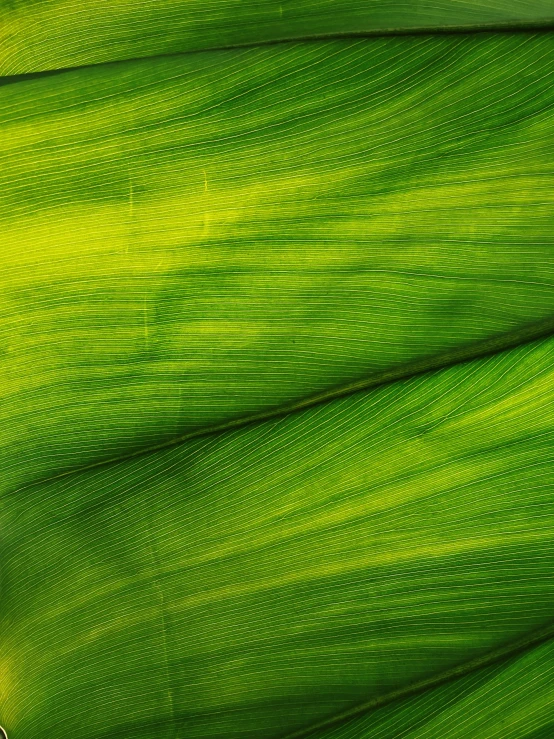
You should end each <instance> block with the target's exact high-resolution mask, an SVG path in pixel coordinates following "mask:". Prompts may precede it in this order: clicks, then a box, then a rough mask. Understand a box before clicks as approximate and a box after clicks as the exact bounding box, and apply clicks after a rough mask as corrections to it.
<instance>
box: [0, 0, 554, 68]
mask: <svg viewBox="0 0 554 739" xmlns="http://www.w3.org/2000/svg"><path fill="white" fill-rule="evenodd" d="M552 23H554V8H553V6H552V2H551V0H485V1H482V0H455V1H454V2H452V1H451V2H443V3H441V2H437V0H407V2H400V1H399V0H263V1H262V2H260V0H241V1H240V2H239V1H238V0H186V2H183V0H157V2H155V3H154V2H146V1H145V0H142V2H137V0H118V2H110V1H109V0H48V2H36V0H35V1H33V0H0V74H2V75H9V74H20V73H22V72H37V71H40V70H47V69H58V68H60V67H75V66H81V65H85V64H96V63H98V62H109V61H116V60H121V59H131V58H136V57H145V56H153V55H157V54H168V53H172V52H179V51H194V50H199V49H210V48H220V47H224V46H237V45H243V44H259V43H263V42H268V41H278V40H279V41H282V40H287V39H294V38H310V37H314V36H315V37H317V36H326V35H341V34H342V35H344V34H375V33H383V32H389V33H390V32H391V31H395V32H402V31H412V32H413V31H414V30H418V29H427V30H431V29H435V30H448V29H455V28H463V29H475V28H480V27H487V26H489V27H491V26H492V27H500V28H502V27H509V28H514V27H517V26H523V27H525V26H529V25H539V26H540V25H548V24H552Z"/></svg>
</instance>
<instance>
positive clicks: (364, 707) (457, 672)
mask: <svg viewBox="0 0 554 739" xmlns="http://www.w3.org/2000/svg"><path fill="white" fill-rule="evenodd" d="M552 638H554V623H550V624H548V626H545V627H543V628H541V629H538V630H537V631H533V632H531V634H527V635H526V636H525V637H523V638H521V639H518V640H516V641H513V642H510V643H509V644H505V645H503V646H501V647H499V648H498V649H493V650H492V651H490V652H487V653H486V654H484V655H482V656H481V657H477V658H476V659H473V660H469V661H468V662H463V663H462V664H460V665H457V666H456V667H452V668H451V669H449V670H446V671H444V672H439V673H438V674H437V675H433V677H429V678H425V679H424V680H418V681H416V682H414V683H411V684H410V685H406V686H405V687H403V688H399V689H397V690H393V691H391V692H390V693H385V694H384V695H382V696H378V697H377V698H372V699H371V700H369V701H366V702H364V703H360V704H358V705H357V706H354V708H350V709H348V710H347V711H343V712H341V713H338V714H337V715H335V716H331V718H327V719H325V720H323V721H319V722H318V723H316V724H312V725H311V726H308V727H305V728H304V729H300V730H298V731H295V732H293V733H292V734H286V735H285V736H283V737H282V739H304V737H305V738H306V739H308V738H309V737H310V736H312V735H313V733H314V732H316V731H319V730H323V729H328V728H332V727H333V726H336V725H338V724H342V723H345V722H346V721H348V720H350V719H353V718H356V717H357V716H360V715H361V714H364V713H369V712H370V711H373V710H375V709H377V708H381V707H382V706H385V705H387V704H389V703H392V702H393V701H397V700H401V699H403V698H410V697H412V696H415V695H418V694H419V693H423V692H424V691H426V690H431V689H432V688H436V687H438V686H439V685H443V684H444V683H447V682H451V681H452V680H455V679H456V678H459V677H463V676H464V675H468V674H469V673H471V672H475V671H477V670H479V669H481V668H484V667H489V666H490V665H493V664H495V663H497V662H501V661H503V660H507V659H510V658H511V657H514V656H516V655H517V654H519V653H520V652H523V651H525V650H527V649H529V648H530V647H534V646H537V645H539V644H541V643H542V642H545V641H547V640H549V639H552Z"/></svg>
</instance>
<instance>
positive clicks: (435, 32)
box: [0, 13, 554, 85]
mask: <svg viewBox="0 0 554 739" xmlns="http://www.w3.org/2000/svg"><path fill="white" fill-rule="evenodd" d="M553 30H554V13H553V15H552V18H547V19H543V20H534V21H517V20H515V21H507V22H505V23H502V22H496V23H476V24H466V25H448V26H442V27H439V26H414V27H411V28H402V27H394V26H391V27H390V28H377V29H367V30H363V31H345V32H342V33H341V32H340V31H334V32H330V33H314V34H310V35H308V36H295V35H294V34H291V35H290V36H283V37H282V38H277V39H266V40H259V41H247V42H244V43H238V44H222V45H221V46H207V47H205V48H199V49H189V50H188V51H177V52H175V51H171V52H167V53H162V54H151V55H147V56H131V57H126V58H125V59H112V60H110V61H105V62H96V63H92V64H81V65H77V66H74V67H57V68H54V69H45V70H41V71H40V72H28V73H22V74H14V75H2V74H1V73H0V85H3V84H9V83H10V82H11V81H13V82H23V81H24V80H25V79H27V78H28V79H33V78H36V77H42V76H49V75H53V74H59V73H62V72H72V71H76V70H79V69H89V68H90V67H98V66H104V65H106V64H109V65H113V64H126V63H127V62H136V61H140V60H143V59H159V58H163V57H167V56H183V55H188V54H201V53H203V52H205V51H208V52H210V51H229V50H232V49H246V48H253V47H258V46H274V45H275V44H286V43H291V42H292V43H295V42H302V43H309V42H310V41H316V42H317V41H333V40H334V39H348V38H381V37H384V36H429V35H432V36H444V35H450V34H470V33H532V32H533V31H545V32H548V31H553Z"/></svg>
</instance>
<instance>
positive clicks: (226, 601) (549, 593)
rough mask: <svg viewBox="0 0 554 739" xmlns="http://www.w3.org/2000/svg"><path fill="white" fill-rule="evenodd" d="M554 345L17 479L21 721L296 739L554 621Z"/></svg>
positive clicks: (11, 628)
mask: <svg viewBox="0 0 554 739" xmlns="http://www.w3.org/2000/svg"><path fill="white" fill-rule="evenodd" d="M553 351H554V340H553V339H547V340H544V341H541V342H536V343H534V344H531V345H526V346H521V347H518V348H516V349H513V350H511V351H508V352H503V353H500V354H497V355H494V356H492V357H489V358H486V359H480V360H475V361H474V362H470V363H466V364H460V365H456V366H453V367H450V368H447V369H444V370H441V371H437V372H435V373H429V374H428V375H425V376H422V377H419V378H409V379H406V380H402V381H398V382H395V383H392V384H391V385H388V386H383V387H380V388H375V389H373V390H367V391H364V392H359V393H355V394H352V395H350V396H348V397H344V398H339V399H337V400H334V401H330V402H328V403H325V404H322V405H319V406H316V407H313V408H309V409H306V410H305V411H303V412H300V413H296V414H291V415H289V416H286V417H283V418H281V419H279V420H277V421H276V420H273V421H268V422H265V423H259V424H255V425H252V426H249V427H245V428H242V429H237V430H235V431H233V432H226V433H221V434H215V435H213V436H210V437H203V438H198V439H193V440H191V441H188V442H185V443H183V444H182V445H181V446H179V447H176V448H172V449H166V450H162V451H159V452H155V453H152V454H150V455H147V456H145V457H143V458H140V459H134V460H128V461H126V462H120V463H114V464H112V465H107V466H104V467H102V468H97V469H94V470H88V471H82V472H76V473H74V474H73V475H70V476H68V477H66V478H65V479H64V480H57V481H53V482H50V483H44V484H41V485H37V486H35V488H34V489H33V491H32V495H20V494H18V493H12V494H11V495H7V496H4V498H3V502H2V525H3V530H4V531H5V535H4V541H3V546H4V547H5V550H6V551H7V552H10V556H9V558H7V559H5V560H4V572H3V602H2V613H3V617H4V620H3V628H2V630H1V633H2V647H3V654H4V659H5V661H6V663H9V664H10V666H11V667H10V669H11V674H12V678H11V680H12V684H11V686H9V687H11V688H12V689H11V690H9V689H8V690H7V697H6V699H5V701H4V702H3V705H2V706H1V707H0V720H1V721H3V723H4V725H6V726H7V728H8V731H10V732H11V731H12V728H13V731H14V735H15V734H17V736H19V737H21V739H32V738H33V737H34V736H35V735H36V733H37V731H39V727H40V731H43V732H47V733H48V734H49V735H50V736H51V737H52V738H53V739H56V738H57V737H58V736H59V737H60V739H61V737H65V736H67V735H78V736H79V737H83V739H86V738H87V737H91V739H92V737H97V736H106V737H107V736H109V735H110V734H112V735H113V734H114V733H116V734H117V736H120V737H131V736H133V737H141V738H142V737H153V736H162V737H163V736H167V737H169V736H172V735H173V734H174V732H176V731H180V732H181V733H184V734H185V735H186V736H187V737H191V739H193V738H195V737H208V736H209V737H218V736H221V737H226V738H228V737H237V738H238V737H241V738H242V737H255V736H267V737H280V736H283V735H286V734H287V733H291V731H293V730H297V729H301V728H303V727H305V726H310V725H311V724H314V723H316V722H317V721H318V720H321V719H326V718H330V717H332V716H333V715H334V714H337V713H340V712H341V711H344V710H346V709H348V708H349V707H354V706H355V705H357V704H359V703H360V702H362V701H365V700H367V699H368V697H371V696H372V695H373V696H375V697H378V696H380V695H387V694H389V693H390V692H391V691H394V690H397V689H400V690H401V689H402V688H403V686H409V685H410V684H413V683H415V682H417V681H420V680H426V679H428V678H432V676H433V675H440V674H442V673H443V672H444V671H445V670H449V669H452V668H455V667H456V666H457V665H461V664H463V663H464V662H467V660H468V658H469V659H473V658H475V659H479V658H480V657H482V656H484V655H486V654H488V653H489V652H490V651H491V650H494V649H497V648H503V645H506V644H508V643H510V642H511V641H512V642H516V643H517V641H518V640H520V639H525V638H526V637H527V635H528V634H530V633H532V632H533V631H534V630H536V629H540V628H542V627H543V626H544V625H545V624H547V623H550V622H551V614H552V604H553V598H554V592H553V589H552V577H551V570H552V568H551V562H550V560H549V558H548V556H547V554H548V552H550V551H552V550H553V548H552V531H553V526H552V520H551V518H552V506H551V496H552V464H553V458H552V441H553V431H552V428H553V425H552V421H553V416H552V414H553V408H554V403H553V402H552V397H551V396H552V391H553V387H554V383H553V381H552V371H553V370H552V367H553V363H552V352H553ZM68 582H69V583H71V584H72V587H71V590H70V591H68V589H67V583H68ZM160 593H162V594H163V598H162V599H161V598H160ZM160 609H161V610H160ZM164 655H167V656H164ZM83 665H86V669H83ZM23 666H24V667H23ZM400 666H401V668H400ZM322 676H323V679H322ZM15 686H17V689H15ZM169 696H171V702H169ZM75 705H79V712H78V713H77V714H76V713H75V710H74V708H75Z"/></svg>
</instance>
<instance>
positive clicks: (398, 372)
mask: <svg viewBox="0 0 554 739" xmlns="http://www.w3.org/2000/svg"><path fill="white" fill-rule="evenodd" d="M553 335H554V315H553V316H551V317H549V318H546V319H542V320H541V321H536V322H533V323H531V324H527V325H525V326H522V327H520V328H518V329H515V330H514V331H510V332H505V333H503V334H501V335H499V336H494V337H492V338H489V339H484V340H481V341H478V342H473V343H471V344H468V345H466V346H462V347H458V348H456V349H452V350H448V351H446V352H441V353H439V354H435V355H433V356H432V357H425V358H422V359H417V360H414V361H411V362H406V363H404V364H402V365H399V366H396V367H392V368H389V369H386V370H383V371H381V372H374V373H372V374H370V375H368V376H366V377H363V378H361V379H359V380H356V381H354V382H350V383H346V384H344V385H339V386H336V387H332V388H330V389H328V390H324V391H323V392H320V393H316V394H314V395H310V396H307V397H305V398H302V399H301V400H298V401H294V402H292V403H287V404H284V405H281V406H277V407H276V408H270V409H268V410H265V411H261V412H259V413H254V414H250V415H245V416H239V417H237V418H233V419H231V420H229V421H224V422H222V423H218V424H214V425H211V426H205V427H202V428H198V429H194V430H192V431H188V432H187V433H185V434H180V435H178V436H174V437H172V438H171V439H167V440H166V441H163V442H160V443H158V444H153V445H150V446H146V447H141V448H139V449H136V450H134V451H130V452H127V453H126V454H122V455H119V456H115V457H108V458H106V459H101V460H97V461H95V462H91V463H89V464H85V465H81V466H79V467H72V468H71V469H68V470H64V471H63V472H60V473H58V474H55V475H51V476H46V477H42V478H37V479H36V480H31V481H30V482H27V483H24V484H23V485H21V486H19V487H18V488H16V489H14V490H12V491H11V492H12V493H19V492H21V491H23V490H27V489H30V488H34V487H36V486H37V485H43V484H46V483H49V482H51V481H53V480H57V479H60V478H64V477H68V476H70V475H77V474H80V473H82V472H85V471H86V470H90V469H96V468H99V467H107V466H109V465H112V464H118V463H121V462H125V461H127V460H129V459H135V458H137V457H141V456H146V455H148V454H151V453H154V452H158V451H161V450H163V449H169V448H171V447H175V446H178V445H179V444H183V443H185V442H187V441H189V440H190V439H194V438H197V437H200V436H209V435H211V434H217V433H221V432H223V431H232V430H235V429H239V428H243V427H245V426H250V425H252V424H254V423H263V422H265V421H269V420H273V419H276V418H282V417H284V416H287V415H289V414H291V413H298V412H300V411H303V410H306V409H308V408H311V407H313V406H316V405H320V404H322V403H326V402H329V401H332V400H336V399H338V398H342V397H345V396H348V395H352V394H354V393H357V392H361V391H363V390H369V389H371V388H376V387H379V386H382V385H388V384H391V383H393V382H398V381H399V380H406V379H409V378H411V377H416V376H418V375H423V374H425V373H427V372H434V371H437V370H441V369H446V368H448V367H452V366H454V365H456V364H462V363H464V362H470V361H473V360H475V359H480V358H484V357H487V356H492V355H494V354H499V353H501V352H503V351H506V350H509V349H515V348H517V347H518V346H521V345H524V344H528V343H531V342H533V341H537V340H540V339H545V338H547V337H549V336H553ZM5 494H9V491H8V492H7V493H5ZM287 739H288V737H287Z"/></svg>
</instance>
